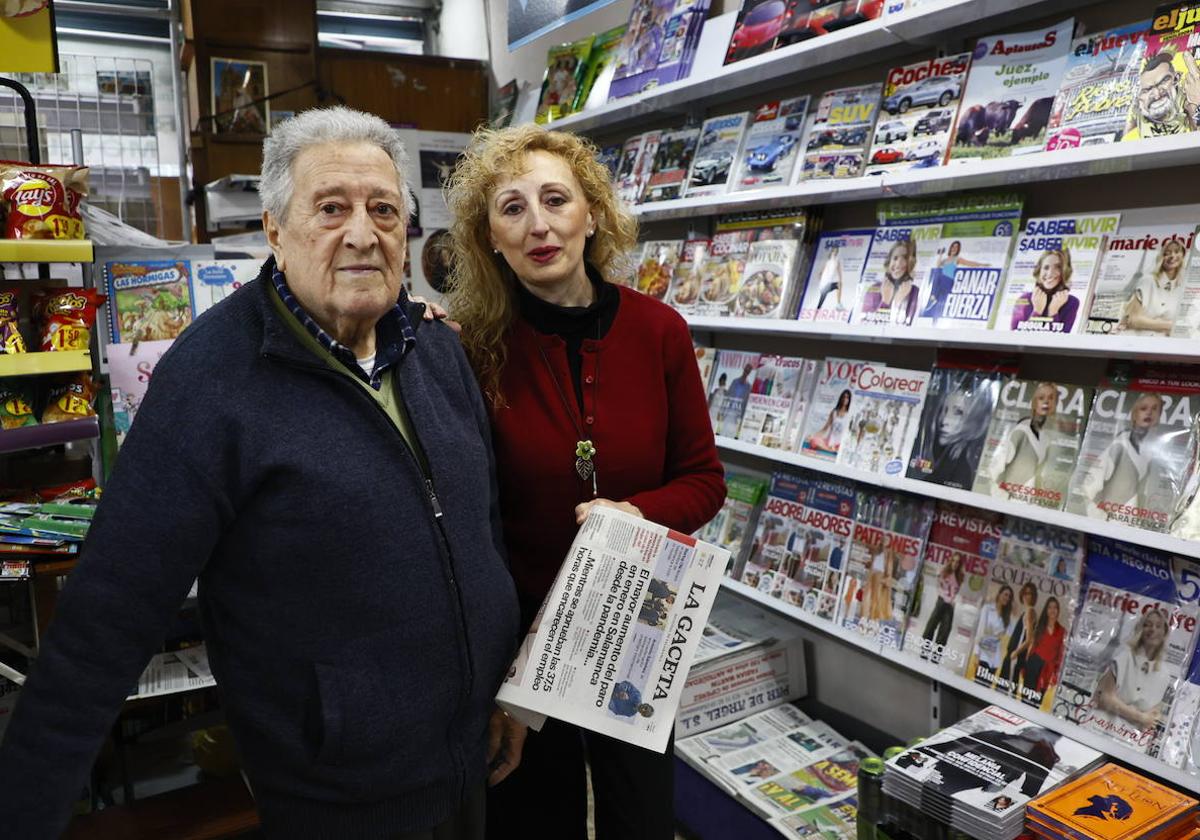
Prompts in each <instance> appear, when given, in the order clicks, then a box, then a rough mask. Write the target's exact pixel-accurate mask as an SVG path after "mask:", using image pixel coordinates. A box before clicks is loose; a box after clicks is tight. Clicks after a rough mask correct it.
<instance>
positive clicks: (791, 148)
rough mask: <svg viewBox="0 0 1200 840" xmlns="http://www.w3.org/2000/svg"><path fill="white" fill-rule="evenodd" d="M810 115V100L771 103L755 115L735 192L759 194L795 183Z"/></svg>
mask: <svg viewBox="0 0 1200 840" xmlns="http://www.w3.org/2000/svg"><path fill="white" fill-rule="evenodd" d="M807 113H808V97H807V96H799V97H796V98H794V99H781V100H777V101H773V102H767V103H765V104H763V105H760V106H759V107H758V108H757V109H756V110H755V111H754V116H753V117H752V118H751V120H750V126H749V128H747V129H746V140H745V143H743V145H742V153H741V155H740V156H739V157H738V167H737V174H736V175H735V176H734V182H733V189H734V190H757V189H761V188H763V187H771V186H779V185H783V184H790V183H791V182H792V171H793V170H794V169H795V168H796V160H797V158H799V156H800V142H801V140H802V139H803V137H804V119H805V115H806V114H807Z"/></svg>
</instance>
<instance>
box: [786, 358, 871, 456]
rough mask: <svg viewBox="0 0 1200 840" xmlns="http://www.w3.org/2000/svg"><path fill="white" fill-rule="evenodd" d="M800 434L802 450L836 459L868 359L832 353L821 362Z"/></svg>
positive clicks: (808, 453) (802, 451)
mask: <svg viewBox="0 0 1200 840" xmlns="http://www.w3.org/2000/svg"><path fill="white" fill-rule="evenodd" d="M820 364H821V368H820V373H819V374H818V376H817V385H816V387H815V388H814V389H813V398H812V402H810V403H809V405H808V412H807V414H806V416H805V419H804V430H803V431H802V432H801V435H800V454H802V455H807V456H809V457H812V458H820V459H821V460H822V461H829V462H834V461H836V460H837V457H838V453H839V452H840V451H841V449H842V440H843V438H845V436H846V431H847V429H848V428H849V427H850V412H851V410H852V408H853V403H854V389H855V388H857V387H858V377H859V374H860V373H862V370H863V368H864V367H866V366H867V365H868V364H869V363H868V362H864V361H859V360H858V359H841V358H837V357H832V356H831V357H830V358H827V359H825V360H823V361H822V362H821V363H820Z"/></svg>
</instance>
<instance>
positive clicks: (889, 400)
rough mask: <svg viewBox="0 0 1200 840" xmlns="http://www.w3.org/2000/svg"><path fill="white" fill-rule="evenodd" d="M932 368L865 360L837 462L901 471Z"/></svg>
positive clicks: (884, 471)
mask: <svg viewBox="0 0 1200 840" xmlns="http://www.w3.org/2000/svg"><path fill="white" fill-rule="evenodd" d="M929 376H930V374H929V371H927V370H906V369H904V368H894V367H887V366H886V365H874V364H867V365H866V366H864V367H863V369H862V370H861V371H860V372H859V375H858V385H857V386H856V387H855V388H854V393H853V396H852V397H851V402H850V405H851V409H850V421H849V423H848V424H847V426H846V438H845V441H844V444H843V446H842V447H841V451H839V452H838V458H837V462H838V464H839V465H842V466H845V467H849V468H850V469H856V470H863V471H865V472H870V473H875V474H877V475H891V476H900V475H903V474H904V470H905V468H906V466H907V462H908V453H909V452H911V451H912V447H913V442H914V441H915V440H916V437H917V426H918V424H919V423H920V420H921V407H922V406H923V405H924V404H925V391H926V389H927V388H928V387H929Z"/></svg>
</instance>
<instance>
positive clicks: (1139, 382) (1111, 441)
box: [1067, 366, 1200, 531]
mask: <svg viewBox="0 0 1200 840" xmlns="http://www.w3.org/2000/svg"><path fill="white" fill-rule="evenodd" d="M1122 373H1123V371H1121V370H1118V371H1117V372H1116V374H1114V376H1113V377H1110V379H1109V381H1108V382H1106V383H1104V384H1102V385H1101V387H1099V388H1097V389H1096V398H1095V399H1094V400H1093V401H1092V413H1091V416H1090V417H1089V418H1088V424H1087V431H1086V432H1085V433H1084V436H1083V448H1082V450H1081V451H1080V456H1079V463H1078V465H1077V466H1076V468H1075V473H1074V475H1072V477H1071V485H1070V495H1069V496H1068V499H1067V510H1068V511H1069V512H1071V513H1078V514H1082V515H1084V516H1089V517H1092V518H1094V519H1102V520H1105V521H1108V522H1119V523H1121V524H1124V525H1130V526H1132V527H1134V528H1143V529H1145V530H1148V531H1168V530H1170V529H1171V526H1172V524H1173V520H1174V518H1175V511H1176V507H1177V503H1178V502H1179V501H1180V499H1182V498H1183V497H1184V488H1185V485H1186V483H1187V482H1186V479H1187V478H1188V477H1189V476H1190V475H1192V474H1193V473H1194V472H1195V469H1196V457H1197V452H1196V443H1197V429H1196V423H1197V418H1196V414H1197V412H1198V411H1200V376H1198V375H1197V374H1196V372H1195V371H1192V370H1190V369H1187V368H1171V367H1165V366H1164V367H1157V368H1156V367H1145V368H1135V369H1134V370H1133V376H1132V377H1131V378H1130V379H1128V380H1126V379H1124V377H1123V376H1121V374H1122ZM1113 381H1125V382H1127V383H1128V384H1127V385H1124V386H1114V385H1113V384H1112V383H1113Z"/></svg>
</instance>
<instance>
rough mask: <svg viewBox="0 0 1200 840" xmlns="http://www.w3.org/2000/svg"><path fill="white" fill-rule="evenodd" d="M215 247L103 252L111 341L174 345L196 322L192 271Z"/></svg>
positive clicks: (100, 256)
mask: <svg viewBox="0 0 1200 840" xmlns="http://www.w3.org/2000/svg"><path fill="white" fill-rule="evenodd" d="M211 255H212V250H211V249H209V248H190V247H184V248H103V249H100V250H99V251H97V253H96V262H98V263H99V264H100V265H101V267H102V268H101V270H102V272H103V277H104V281H103V282H104V289H105V291H106V292H107V293H108V320H109V340H110V341H111V342H112V343H114V344H117V343H131V342H136V341H168V340H174V339H176V338H178V337H179V334H180V333H181V332H183V330H184V328H185V327H187V326H188V324H190V323H192V318H193V310H192V272H193V267H194V265H195V260H196V259H199V258H202V257H203V256H209V257H211Z"/></svg>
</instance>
